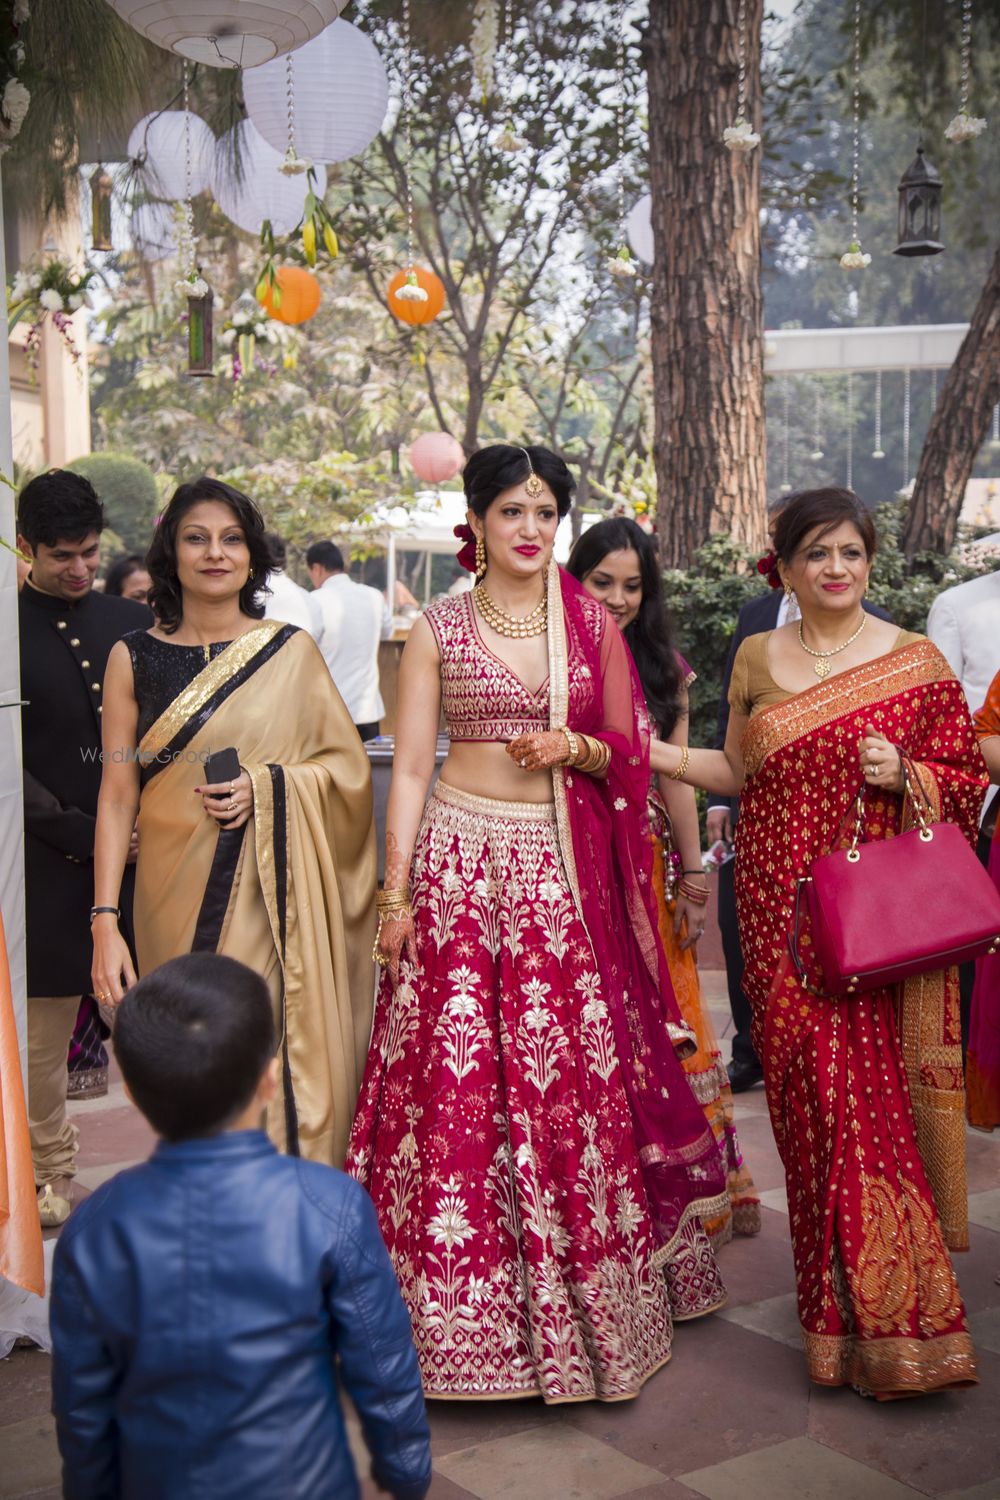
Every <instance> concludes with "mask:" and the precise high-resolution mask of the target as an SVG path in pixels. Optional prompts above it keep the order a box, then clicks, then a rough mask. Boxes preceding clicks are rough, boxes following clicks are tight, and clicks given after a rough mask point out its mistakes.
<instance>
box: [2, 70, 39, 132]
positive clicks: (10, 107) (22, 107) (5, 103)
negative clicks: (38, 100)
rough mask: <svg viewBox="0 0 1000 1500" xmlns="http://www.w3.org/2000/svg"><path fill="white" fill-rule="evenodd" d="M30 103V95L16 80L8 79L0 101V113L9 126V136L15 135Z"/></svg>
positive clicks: (18, 80)
mask: <svg viewBox="0 0 1000 1500" xmlns="http://www.w3.org/2000/svg"><path fill="white" fill-rule="evenodd" d="M30 103H31V95H30V94H29V93H28V90H27V89H26V88H25V86H24V84H23V83H21V81H20V79H18V78H8V80H7V85H6V87H5V89H4V91H3V99H2V100H0V113H2V114H3V117H4V119H5V120H6V121H7V122H8V124H9V126H10V134H11V135H12V136H15V135H17V132H18V131H19V130H20V128H21V126H22V124H23V123H24V117H25V115H26V114H27V113H28V105H29V104H30Z"/></svg>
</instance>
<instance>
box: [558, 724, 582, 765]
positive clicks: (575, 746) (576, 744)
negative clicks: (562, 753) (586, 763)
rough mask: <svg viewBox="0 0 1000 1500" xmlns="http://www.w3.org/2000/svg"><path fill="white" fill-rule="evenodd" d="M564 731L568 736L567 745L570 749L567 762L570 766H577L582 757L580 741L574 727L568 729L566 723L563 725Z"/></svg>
mask: <svg viewBox="0 0 1000 1500" xmlns="http://www.w3.org/2000/svg"><path fill="white" fill-rule="evenodd" d="M562 732H563V734H564V735H565V736H566V745H567V747H568V749H569V755H568V756H567V758H566V764H567V765H568V766H575V765H576V764H577V763H578V761H579V759H580V741H579V740H578V739H577V737H576V735H575V734H574V733H573V731H572V729H567V728H566V726H565V724H564V725H563V729H562Z"/></svg>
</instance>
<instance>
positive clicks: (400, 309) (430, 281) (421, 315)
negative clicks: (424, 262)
mask: <svg viewBox="0 0 1000 1500" xmlns="http://www.w3.org/2000/svg"><path fill="white" fill-rule="evenodd" d="M413 269H414V275H415V276H416V278H417V285H418V286H419V287H422V288H423V290H424V291H425V292H426V293H427V300H426V302H409V301H404V300H403V299H402V298H401V297H397V296H396V293H397V292H398V291H399V289H400V287H401V286H405V285H406V282H407V278H408V276H409V272H408V271H397V272H396V274H395V276H394V277H393V278H392V280H391V281H390V282H389V290H388V292H387V294H386V301H387V303H388V304H389V311H390V312H391V313H392V315H393V317H395V318H398V319H399V321H400V322H401V323H409V324H410V325H411V327H415V326H416V325H417V324H420V323H433V322H434V319H435V318H436V317H437V316H438V315H439V314H440V313H441V312H443V311H444V303H445V295H444V282H443V281H442V280H441V278H440V276H436V275H435V274H434V272H433V271H426V270H424V267H423V266H415V267H414V268H413Z"/></svg>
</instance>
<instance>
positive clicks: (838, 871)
mask: <svg viewBox="0 0 1000 1500" xmlns="http://www.w3.org/2000/svg"><path fill="white" fill-rule="evenodd" d="M898 748H899V747H898V746H897V749H898ZM900 759H901V761H902V765H903V776H904V779H905V781H906V794H907V795H908V796H909V798H910V800H911V802H912V804H913V809H914V812H915V813H916V815H917V821H918V823H919V825H920V826H919V827H918V828H912V829H910V830H909V831H908V832H907V833H900V834H897V835H896V836H895V838H888V839H875V840H873V841H871V842H869V843H866V842H864V839H863V836H864V824H865V786H864V783H863V782H862V785H861V789H860V791H859V792H858V798H857V803H856V811H855V826H854V836H853V838H852V840H851V846H850V848H849V849H836V850H834V851H833V853H831V854H823V855H820V857H819V858H818V859H816V860H814V861H813V864H812V868H811V870H810V872H809V874H808V875H807V876H805V878H804V879H802V880H800V881H799V883H798V888H797V890H796V896H795V916H794V919H793V922H792V930H791V932H790V934H789V939H788V941H789V948H790V950H791V955H792V961H793V962H794V964H795V967H796V969H797V970H798V973H799V977H800V978H801V979H802V981H803V983H804V984H805V983H806V975H805V965H804V963H803V961H802V957H801V954H800V952H799V938H798V927H799V908H800V900H801V896H802V890H803V887H804V888H805V892H806V907H807V909H808V912H809V921H810V928H811V931H812V943H813V951H814V953H815V957H816V959H817V960H818V962H819V964H820V966H821V968H822V971H823V981H824V984H823V989H822V991H819V992H817V991H816V990H812V989H811V988H810V986H809V985H808V984H806V988H807V989H810V993H813V994H815V993H822V994H827V995H854V994H857V993H859V992H861V991H864V990H874V989H880V988H882V987H883V986H884V985H891V984H896V983H898V982H899V981H900V980H902V979H909V978H910V977H911V976H912V975H915V974H926V973H929V972H931V971H933V970H935V969H947V968H950V967H951V965H953V964H960V963H965V962H966V961H967V960H968V959H972V958H979V957H981V956H982V955H983V954H984V953H997V952H1000V891H998V890H997V888H996V886H995V885H994V883H993V881H992V879H991V878H990V876H989V874H988V873H987V872H986V870H984V869H983V867H982V865H981V864H980V863H979V860H978V859H977V858H976V856H975V854H974V852H973V850H972V849H971V848H970V847H969V843H968V841H967V840H966V838H965V837H964V835H963V834H962V831H961V829H960V828H958V827H957V826H956V825H955V824H954V823H933V822H931V821H928V817H927V814H928V813H932V811H933V810H932V808H931V805H930V802H929V800H928V798H927V795H926V793H925V791H924V789H923V787H922V786H921V785H920V778H919V777H918V776H917V775H916V773H915V772H914V771H913V768H912V762H911V761H910V759H909V757H908V756H907V755H906V754H905V753H904V752H903V751H901V750H900ZM914 787H916V788H918V789H919V790H918V791H917V792H915V791H914Z"/></svg>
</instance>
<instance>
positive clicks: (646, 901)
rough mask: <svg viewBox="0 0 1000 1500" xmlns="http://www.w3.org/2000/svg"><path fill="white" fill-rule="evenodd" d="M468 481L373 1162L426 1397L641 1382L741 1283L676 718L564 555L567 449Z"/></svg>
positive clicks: (401, 789)
mask: <svg viewBox="0 0 1000 1500" xmlns="http://www.w3.org/2000/svg"><path fill="white" fill-rule="evenodd" d="M464 482H465V488H466V495H467V497H468V500H469V507H470V509H469V516H470V523H471V525H472V526H473V527H474V528H475V532H476V540H477V542H478V546H477V549H476V550H477V552H478V566H477V574H478V575H479V578H480V582H479V585H478V586H477V588H476V589H475V590H473V591H472V592H471V593H464V594H459V595H456V596H452V597H449V598H446V599H442V600H440V601H438V602H437V603H435V604H434V605H432V606H431V608H430V609H429V610H428V611H427V612H426V613H425V615H424V616H422V617H421V619H420V620H418V621H417V622H416V623H415V625H414V628H413V631H412V632H411V635H410V639H409V641H408V643H407V647H406V652H405V653H404V661H403V667H402V671H401V674H400V696H399V707H398V732H397V741H396V752H395V761H394V767H393V780H392V787H391V791H390V796H389V806H388V811H387V818H386V889H385V891H383V892H382V894H381V897H380V913H381V919H382V920H381V922H380V931H379V937H378V942H377V948H376V951H377V955H378V957H379V959H380V961H381V962H382V963H383V965H384V966H385V969H386V972H385V975H384V977H383V982H382V986H381V989H380V993H379V997H378V1001H377V1005H376V1014H375V1027H374V1033H373V1038H372V1046H371V1051H370V1053H369V1059H368V1065H367V1068H366V1072H365V1079H364V1083H363V1086H362V1091H361V1099H360V1103H359V1107H358V1112H357V1116H356V1119H355V1125H354V1132H353V1136H352V1143H351V1152H350V1156H349V1159H348V1167H349V1170H351V1171H352V1172H353V1173H354V1175H355V1176H356V1177H358V1178H359V1179H360V1181H362V1182H363V1183H364V1185H365V1186H366V1187H367V1188H368V1190H369V1192H370V1193H371V1195H372V1198H373V1200H374V1202H375V1206H376V1210H377V1212H378V1216H379V1223H380V1227H381V1229H382V1233H383V1236H384V1238H385V1241H386V1244H387V1246H388V1249H389V1253H390V1255H391V1257H392V1259H393V1263H394V1265H395V1268H396V1273H397V1275H398V1277H399V1281H400V1286H401V1288H402V1291H403V1296H404V1298H405V1300H406V1302H407V1305H408V1307H409V1311H410V1317H411V1321H412V1324H413V1332H414V1340H415V1343H416V1348H417V1353H418V1356H419V1359H420V1366H421V1374H422V1377H423V1381H424V1390H425V1393H426V1394H427V1395H428V1396H431V1397H434V1396H437V1397H447V1398H451V1399H458V1398H466V1399H469V1398H477V1397H480V1398H481V1397H490V1396H494V1397H495V1396H535V1395H541V1396H542V1397H543V1398H544V1400H546V1401H547V1402H562V1401H579V1400H586V1399H589V1398H593V1397H596V1398H598V1399H601V1400H621V1399H624V1398H627V1397H630V1396H634V1395H635V1394H636V1393H637V1392H638V1390H639V1389H640V1387H641V1386H642V1384H643V1382H644V1381H645V1380H646V1379H647V1378H648V1377H649V1376H650V1375H651V1374H652V1373H653V1372H654V1371H655V1370H656V1369H657V1368H658V1367H659V1366H660V1365H662V1364H663V1363H665V1361H666V1360H667V1359H668V1358H669V1356H670V1347H671V1327H672V1320H673V1319H675V1318H678V1317H681V1318H690V1317H697V1316H700V1315H701V1314H703V1313H706V1312H710V1311H712V1310H713V1309H714V1308H715V1307H718V1306H719V1305H721V1303H722V1301H723V1300H724V1297H725V1291H724V1288H723V1286H722V1282H721V1278H720V1277H719V1272H718V1267H717V1266H716V1263H715V1258H714V1255H713V1253H712V1250H711V1247H710V1245H709V1243H708V1240H707V1238H706V1236H705V1233H704V1230H703V1229H702V1227H701V1215H702V1214H708V1215H711V1214H713V1213H717V1212H719V1211H720V1209H721V1208H722V1207H723V1206H724V1205H725V1193H724V1188H725V1183H724V1177H723V1173H722V1169H721V1163H720V1159H719V1154H718V1151H717V1149H716V1146H715V1142H714V1140H713V1137H712V1134H711V1131H710V1130H709V1129H708V1127H707V1125H706V1122H705V1119H704V1116H703V1115H702V1114H701V1112H700V1110H699V1109H698V1106H697V1103H696V1101H695V1099H694V1097H693V1095H692V1094H691V1091H690V1089H689V1088H688V1086H687V1083H686V1081H685V1078H684V1074H683V1071H682V1069H681V1065H680V1062H679V1061H678V1057H677V1055H676V1052H675V1049H674V1046H673V1045H671V1041H670V1040H669V1039H668V1030H669V1033H670V1035H672V1037H673V1039H674V1041H675V1042H676V1044H677V1046H678V1047H682V1048H683V1047H687V1046H689V1045H690V1039H689V1035H688V1033H687V1031H686V1029H685V1028H684V1027H683V1026H682V1024H681V1023H680V1020H679V1016H678V1015H677V1013H676V1007H674V1006H673V1005H672V994H671V991H670V987H669V977H668V975H667V973H666V966H665V963H664V959H663V953H662V950H661V948H660V945H659V943H658V941H657V936H656V913H655V907H654V906H653V903H652V890H651V880H650V861H649V846H648V842H647V840H646V836H645V821H644V820H645V803H646V788H647V784H648V778H649V759H648V754H649V752H648V741H649V730H648V721H647V720H646V716H645V711H644V707H643V701H642V694H641V689H640V687H639V684H638V681H637V679H636V678H635V675H634V672H633V669H632V667H631V663H630V660H629V656H628V652H627V651H626V649H625V646H624V644H623V643H622V640H621V637H620V636H619V634H618V632H617V630H616V629H615V628H614V626H613V625H612V623H611V621H610V620H609V618H608V616H607V614H606V612H605V610H604V608H603V606H601V605H600V604H598V603H597V602H596V601H595V600H593V599H590V598H589V597H588V596H587V595H585V594H584V593H583V591H582V590H580V589H579V588H578V586H577V585H576V584H575V583H574V582H573V580H572V579H570V578H568V577H567V576H566V575H564V574H562V573H560V570H559V569H558V568H557V567H556V566H555V564H554V563H553V562H552V561H551V552H552V543H553V540H554V537H555V531H556V526H557V524H558V521H559V518H560V516H561V515H563V514H565V512H566V511H567V510H568V509H569V504H570V494H571V490H572V480H571V478H570V475H569V472H568V470H567V469H566V466H565V464H564V463H563V462H562V460H561V459H558V458H556V456H555V455H554V454H551V453H549V452H548V451H547V450H546V449H544V448H531V449H528V450H524V449H521V448H515V447H512V446H510V445H508V444H496V445H493V446H492V447H489V448H486V449H483V450H482V451H481V452H479V453H477V454H475V455H474V456H473V457H472V458H471V459H470V460H469V463H468V465H467V466H466V470H465V476H464ZM470 541H471V533H470ZM469 550H470V551H471V550H472V549H471V547H470V548H469ZM442 708H443V710H444V716H445V720H446V722H447V726H448V732H449V735H450V738H451V747H450V750H449V755H448V759H447V761H446V762H445V765H444V768H443V770H442V774H441V779H440V781H439V782H438V784H437V786H436V787H435V788H434V790H433V792H432V793H431V796H430V797H429V798H428V799H427V800H426V803H425V798H426V792H427V785H428V782H429V780H430V776H431V772H432V770H433V766H434V750H435V741H436V735H437V728H438V722H439V714H440V711H441V709H442ZM664 1005H666V1006H667V1008H668V1010H669V1011H670V1014H669V1015H668V1016H667V1017H666V1018H665V1017H664V1014H663V1007H664ZM665 1019H666V1020H667V1022H668V1025H665V1024H664V1021H665Z"/></svg>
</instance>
